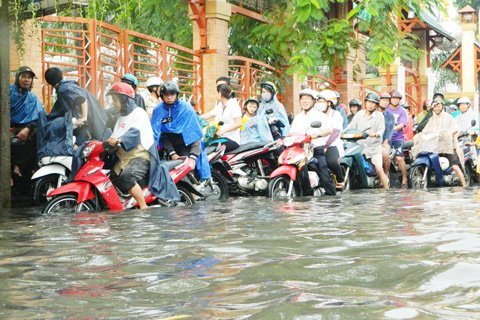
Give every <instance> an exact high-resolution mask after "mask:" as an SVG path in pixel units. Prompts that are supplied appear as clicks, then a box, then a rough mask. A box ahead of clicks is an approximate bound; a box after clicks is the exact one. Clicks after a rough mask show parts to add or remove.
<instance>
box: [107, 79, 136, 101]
mask: <svg viewBox="0 0 480 320" xmlns="http://www.w3.org/2000/svg"><path fill="white" fill-rule="evenodd" d="M112 94H122V95H124V96H127V97H129V98H132V99H133V98H135V91H134V90H133V88H132V86H131V85H129V84H127V83H125V82H115V83H114V84H112V86H111V87H110V90H108V92H107V96H108V95H112Z"/></svg>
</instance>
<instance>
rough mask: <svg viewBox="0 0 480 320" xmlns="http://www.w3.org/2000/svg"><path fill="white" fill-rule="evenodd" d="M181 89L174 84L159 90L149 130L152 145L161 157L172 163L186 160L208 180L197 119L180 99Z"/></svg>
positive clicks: (201, 136)
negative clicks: (162, 155)
mask: <svg viewBox="0 0 480 320" xmlns="http://www.w3.org/2000/svg"><path fill="white" fill-rule="evenodd" d="M179 94H180V89H179V88H178V85H177V84H176V83H175V82H173V81H167V82H165V83H164V84H163V85H162V87H161V88H160V97H161V98H162V102H160V104H159V105H158V106H157V107H156V108H155V109H154V110H153V114H152V128H153V137H154V140H155V144H157V145H158V146H159V147H160V148H161V151H163V154H164V157H165V158H166V157H169V158H170V159H172V160H177V159H180V156H186V157H188V158H189V165H190V167H191V168H192V169H193V168H195V166H196V167H197V171H198V173H199V175H200V179H202V180H203V179H209V178H211V172H210V166H209V164H208V159H207V158H206V154H205V151H203V150H202V138H203V131H202V126H201V124H200V121H199V118H198V115H197V113H196V112H195V110H193V108H192V106H191V105H190V103H188V102H186V101H184V100H179V99H178V95H179Z"/></svg>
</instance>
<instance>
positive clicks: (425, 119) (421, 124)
mask: <svg viewBox="0 0 480 320" xmlns="http://www.w3.org/2000/svg"><path fill="white" fill-rule="evenodd" d="M444 100H445V97H444V95H443V93H441V92H436V93H434V94H433V98H432V103H431V104H430V105H431V107H430V110H429V111H428V112H427V113H426V114H425V116H424V117H423V119H422V121H420V122H419V123H418V126H417V129H416V130H415V133H420V132H422V130H423V128H425V126H426V125H427V123H428V120H430V118H431V117H432V115H433V104H434V103H435V102H438V101H440V102H441V103H442V105H443V101H444Z"/></svg>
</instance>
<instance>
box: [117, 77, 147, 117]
mask: <svg viewBox="0 0 480 320" xmlns="http://www.w3.org/2000/svg"><path fill="white" fill-rule="evenodd" d="M120 81H121V82H123V83H127V84H129V85H130V86H131V87H132V88H133V91H134V92H135V98H134V99H133V100H134V101H135V104H136V105H137V106H138V107H140V108H142V109H143V110H146V106H145V100H143V97H142V96H141V95H139V94H138V92H137V88H138V79H137V77H135V76H134V75H133V74H131V73H125V74H124V75H123V77H122V78H120Z"/></svg>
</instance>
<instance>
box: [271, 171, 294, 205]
mask: <svg viewBox="0 0 480 320" xmlns="http://www.w3.org/2000/svg"><path fill="white" fill-rule="evenodd" d="M290 181H292V179H290V177H289V176H287V175H281V176H278V177H275V178H273V179H272V180H270V182H269V183H268V194H267V196H268V197H269V198H273V199H279V198H280V199H282V198H288V188H289V186H290ZM298 196H300V192H299V190H298V187H297V184H296V183H295V181H294V182H293V188H292V193H291V194H290V198H296V197H298Z"/></svg>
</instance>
